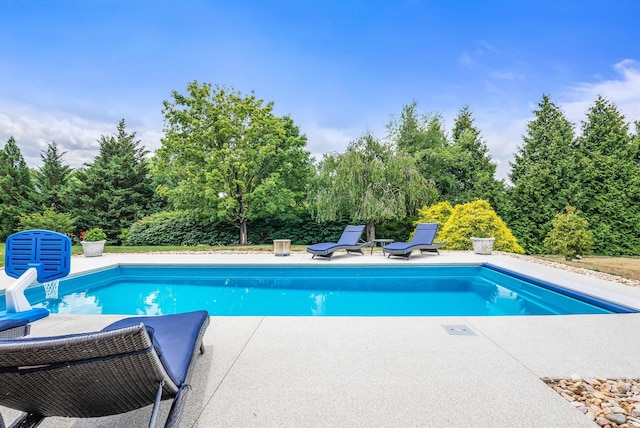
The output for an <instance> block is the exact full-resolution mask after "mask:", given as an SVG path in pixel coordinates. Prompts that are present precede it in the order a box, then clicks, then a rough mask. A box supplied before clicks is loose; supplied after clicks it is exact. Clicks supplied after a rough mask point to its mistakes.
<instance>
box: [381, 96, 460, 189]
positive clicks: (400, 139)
mask: <svg viewBox="0 0 640 428" xmlns="http://www.w3.org/2000/svg"><path fill="white" fill-rule="evenodd" d="M387 139H388V140H389V142H390V143H391V144H395V146H396V147H397V148H398V150H399V151H404V152H405V153H408V154H410V155H411V156H413V157H414V158H415V159H416V165H417V167H418V170H419V171H420V174H422V176H423V177H424V178H425V179H427V180H431V181H432V182H433V183H434V185H435V187H436V189H437V191H438V199H439V200H447V199H450V198H453V197H455V195H457V187H458V185H457V182H456V178H455V176H454V175H453V174H451V173H450V169H451V168H450V165H451V164H452V159H451V152H450V150H449V149H450V148H451V145H450V143H449V141H448V140H447V134H446V132H445V129H444V124H443V119H442V116H441V115H439V114H423V115H420V114H419V113H418V111H417V103H416V102H415V101H413V102H412V103H411V104H408V105H404V106H402V112H401V113H400V117H396V116H394V117H392V118H391V120H390V121H389V123H388V124H387Z"/></svg>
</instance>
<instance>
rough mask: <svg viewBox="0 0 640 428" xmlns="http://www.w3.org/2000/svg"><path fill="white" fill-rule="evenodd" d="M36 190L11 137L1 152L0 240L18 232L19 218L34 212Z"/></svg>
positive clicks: (18, 149)
mask: <svg viewBox="0 0 640 428" xmlns="http://www.w3.org/2000/svg"><path fill="white" fill-rule="evenodd" d="M34 199H35V189H34V186H33V182H32V181H31V173H30V171H29V168H28V167H27V164H26V163H25V161H24V158H23V157H22V153H21V152H20V148H19V147H18V145H17V144H16V141H15V139H14V138H13V137H10V138H9V140H8V141H7V143H6V144H5V146H4V148H3V149H2V150H1V151H0V240H3V241H4V240H5V239H6V238H7V237H8V236H9V235H11V234H12V233H13V232H15V231H16V227H17V225H18V221H19V217H20V216H21V215H24V214H30V213H32V212H33V210H34V207H35V204H34Z"/></svg>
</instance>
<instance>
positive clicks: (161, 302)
mask: <svg viewBox="0 0 640 428" xmlns="http://www.w3.org/2000/svg"><path fill="white" fill-rule="evenodd" d="M26 296H27V298H28V300H29V301H30V302H31V304H32V305H33V306H36V307H45V308H47V309H49V310H50V311H51V312H52V313H73V314H122V315H137V314H147V315H160V314H170V313H177V312H184V311H190V310H196V309H206V310H207V311H209V313H210V314H211V315H218V316H234V315H241V316H265V315H275V316H278V315H288V316H291V315H292V316H429V315H431V316H435V315H438V316H444V315H460V316H464V315H481V316H500V315H561V314H602V313H616V312H635V311H634V310H632V309H629V308H625V307H622V306H619V305H615V304H611V303H608V302H605V301H601V300H598V299H595V298H590V297H588V296H582V295H578V294H577V293H571V292H569V291H567V290H563V289H561V288H560V287H557V286H554V285H552V284H548V283H545V282H542V281H538V280H535V279H532V278H528V277H524V276H522V275H519V274H516V273H514V272H510V271H506V270H504V269H502V268H499V267H496V266H493V265H490V264H484V265H464V266H460V265H455V266H371V265H363V266H335V267H334V266H330V267H329V266H280V265H278V266H274V265H260V266H256V265H235V266H221V265H168V266H167V265H163V266H157V265H154V266H152V265H121V266H119V267H115V268H109V269H105V270H100V271H96V272H92V273H88V274H83V275H77V276H72V277H69V278H66V279H64V280H61V281H60V284H59V288H58V298H57V299H47V298H46V297H45V291H44V289H43V287H42V286H38V287H33V288H30V289H28V290H27V293H26ZM3 300H4V299H2V301H3ZM3 303H4V302H3ZM2 309H4V308H2V307H0V310H2Z"/></svg>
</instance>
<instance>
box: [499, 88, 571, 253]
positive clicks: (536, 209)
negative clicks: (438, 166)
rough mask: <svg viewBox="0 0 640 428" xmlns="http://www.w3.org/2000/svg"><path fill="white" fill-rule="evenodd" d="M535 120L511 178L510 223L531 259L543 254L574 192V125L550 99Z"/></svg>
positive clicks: (545, 98)
mask: <svg viewBox="0 0 640 428" xmlns="http://www.w3.org/2000/svg"><path fill="white" fill-rule="evenodd" d="M533 113H534V115H535V119H534V120H532V121H530V122H529V123H528V125H527V133H526V134H525V135H524V137H523V140H524V144H523V146H522V147H520V148H519V149H518V152H517V153H516V157H515V162H514V163H513V164H512V165H511V167H512V170H511V174H510V178H511V181H512V183H513V188H512V189H511V191H510V195H509V196H510V202H511V204H510V210H509V212H508V213H507V215H506V220H507V223H508V224H509V225H510V227H511V228H512V230H513V233H514V235H515V236H516V238H517V239H518V242H520V243H521V244H522V246H523V247H524V248H525V250H526V251H527V252H528V253H530V254H539V253H543V252H544V250H545V248H544V244H543V240H544V238H545V236H546V235H547V233H548V232H549V230H550V229H551V221H552V220H553V219H554V218H555V216H556V215H557V214H558V213H560V212H563V211H564V208H565V207H566V206H567V205H571V201H572V194H573V192H575V188H576V184H575V179H574V177H573V175H572V173H571V171H572V170H573V162H574V150H573V149H572V144H573V139H574V134H573V124H572V123H571V122H569V121H568V120H567V119H566V118H565V116H564V113H563V112H562V110H561V109H560V108H559V107H558V106H557V105H556V104H555V103H553V102H552V101H551V100H550V99H549V96H548V95H543V96H542V101H541V102H540V103H539V104H538V109H537V110H535V111H534V112H533Z"/></svg>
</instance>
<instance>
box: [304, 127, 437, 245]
mask: <svg viewBox="0 0 640 428" xmlns="http://www.w3.org/2000/svg"><path fill="white" fill-rule="evenodd" d="M436 196H437V192H436V190H435V188H434V186H433V183H432V182H431V181H430V180H427V179H425V178H424V177H423V176H422V175H421V174H420V171H419V170H418V169H417V167H416V164H415V160H414V158H413V157H412V156H410V155H407V154H405V153H404V152H402V151H397V150H395V148H394V147H393V146H391V145H384V144H381V143H380V142H379V141H378V140H377V139H376V138H375V137H374V136H373V135H371V134H366V135H365V136H363V137H361V138H359V139H357V140H355V141H353V142H352V143H351V144H349V146H348V148H347V151H346V152H345V153H342V154H333V155H325V156H324V159H323V160H322V162H321V164H320V165H319V169H318V174H317V176H316V177H315V180H314V183H313V185H312V190H311V191H310V192H309V202H310V206H311V209H312V213H313V215H314V217H315V218H316V219H317V220H319V221H331V220H335V219H336V218H339V217H340V216H347V217H349V219H350V220H351V221H353V222H364V223H366V225H367V238H368V240H372V239H374V238H375V224H376V223H377V222H381V221H384V220H394V219H402V218H405V217H407V216H410V215H415V213H416V212H417V210H418V208H420V207H422V206H424V205H426V204H430V203H432V202H434V201H435V199H436Z"/></svg>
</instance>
